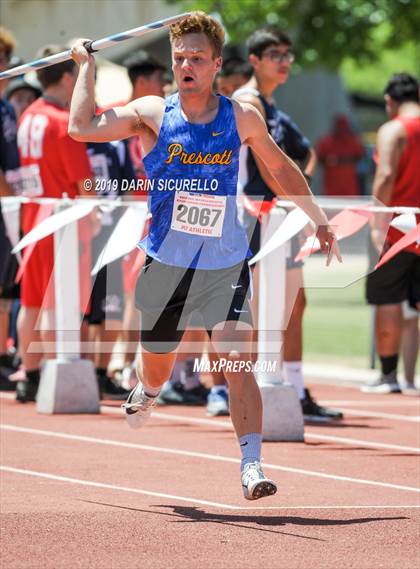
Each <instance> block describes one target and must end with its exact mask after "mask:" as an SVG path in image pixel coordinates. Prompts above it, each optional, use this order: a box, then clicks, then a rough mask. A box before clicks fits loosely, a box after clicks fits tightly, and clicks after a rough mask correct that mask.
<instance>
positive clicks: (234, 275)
mask: <svg viewBox="0 0 420 569" xmlns="http://www.w3.org/2000/svg"><path fill="white" fill-rule="evenodd" d="M170 40H171V48H172V62H173V65H172V69H173V73H174V77H175V80H176V83H177V86H178V89H179V92H178V93H176V94H175V95H173V96H172V97H171V98H169V99H168V100H166V101H165V100H163V99H161V98H159V97H143V98H141V99H137V100H135V101H132V102H130V103H128V104H127V105H126V106H125V107H118V108H114V109H111V110H108V111H106V112H105V113H103V114H102V115H100V116H95V104H94V58H93V57H92V55H89V54H88V53H87V51H86V50H85V48H84V47H83V40H79V41H78V42H77V43H76V44H75V45H74V46H73V49H72V54H73V58H74V60H75V61H76V62H77V63H78V64H79V65H80V70H79V76H78V80H77V84H76V88H75V91H74V94H73V99H72V104H71V112H70V115H71V118H70V124H69V133H70V135H71V136H72V137H73V138H75V139H76V140H83V141H103V140H113V139H116V138H126V137H128V136H131V135H133V134H135V133H137V134H139V135H140V136H141V138H142V144H143V149H144V165H145V169H146V173H147V177H148V179H149V180H150V181H152V180H154V182H155V188H154V189H152V188H151V190H150V191H149V203H150V208H151V213H152V223H151V227H150V231H149V235H148V237H147V238H146V239H145V240H144V242H142V243H141V247H142V248H144V249H145V250H146V253H147V258H146V263H145V266H144V268H143V270H142V275H141V277H140V279H139V286H138V289H137V298H136V300H137V306H138V307H139V308H141V310H142V325H141V344H142V364H143V365H142V383H139V384H138V385H137V387H136V388H135V389H134V390H133V391H132V392H131V394H130V396H129V397H128V400H127V403H126V404H125V406H124V408H125V412H126V417H127V420H128V423H129V424H130V425H131V426H133V427H139V426H140V425H142V424H143V422H144V420H145V419H146V418H147V417H148V416H149V415H150V412H151V410H152V407H153V406H154V404H155V402H156V397H157V396H158V394H159V391H160V388H161V386H162V384H163V383H164V382H165V381H166V380H167V379H168V378H169V377H170V375H171V371H172V368H173V365H174V362H175V359H176V349H177V346H178V344H179V342H180V340H181V338H182V334H183V330H184V329H185V326H186V324H187V322H188V316H189V314H190V313H191V312H192V311H193V310H194V309H197V308H198V309H199V310H200V312H201V314H202V316H203V319H204V322H205V325H206V328H207V330H208V331H209V334H210V335H211V340H212V343H213V346H214V349H215V351H216V352H217V353H218V354H219V356H220V357H223V358H226V360H227V361H228V362H230V363H231V364H232V365H231V366H230V368H229V369H230V371H228V368H227V367H226V374H225V375H226V379H227V381H228V383H229V390H230V398H231V416H232V422H233V425H234V427H235V431H236V434H237V436H238V439H239V444H240V449H241V453H242V462H241V478H242V487H243V492H244V496H245V498H247V499H249V500H255V499H258V498H261V497H263V496H268V495H271V494H274V493H275V492H276V491H277V487H276V485H275V483H274V482H273V481H272V480H269V479H268V478H266V476H265V475H264V473H263V471H262V469H261V464H260V460H261V441H262V435H261V430H262V403H261V396H260V392H259V389H258V385H257V383H256V381H255V377H254V375H253V373H252V372H250V371H247V370H245V369H241V371H238V370H237V368H238V366H236V367H235V366H234V364H238V363H241V362H243V361H251V355H250V348H251V338H252V319H251V316H250V307H249V301H248V294H247V290H248V288H249V284H250V283H249V270H248V264H247V261H246V259H247V257H248V243H247V238H246V234H245V230H244V229H243V227H242V226H241V224H240V223H239V221H238V217H237V207H236V187H237V177H238V160H239V148H240V146H241V144H242V143H244V144H248V145H249V146H250V147H251V148H252V149H253V150H254V152H255V153H256V154H258V155H259V156H260V158H261V160H263V161H264V162H265V163H266V165H267V168H268V169H269V171H270V173H271V175H272V176H273V177H274V178H275V179H276V180H277V181H278V183H279V185H280V186H281V187H282V188H285V189H287V191H288V192H289V193H290V194H291V195H292V196H295V198H294V199H295V201H296V202H297V203H299V205H301V206H302V207H303V208H304V210H305V211H306V212H307V214H308V215H309V216H310V217H311V218H312V219H313V220H314V222H315V223H316V224H317V225H318V226H319V229H318V237H319V239H320V242H321V244H322V250H323V251H324V252H328V253H329V256H330V259H331V258H332V256H333V255H334V254H336V255H337V256H339V251H338V247H337V245H336V241H335V236H334V233H333V232H332V230H331V229H330V228H329V227H328V221H327V218H326V216H325V214H324V213H323V211H322V210H321V209H320V208H319V207H318V205H317V204H316V203H315V201H314V200H313V199H311V197H312V194H311V192H310V190H309V188H308V186H307V184H306V182H305V179H304V177H303V176H302V175H301V174H300V172H299V170H298V168H297V167H296V166H295V165H294V164H293V162H291V161H290V160H289V159H288V158H287V157H286V156H285V155H284V154H283V152H282V151H281V150H280V149H279V148H278V147H277V145H276V144H275V142H274V141H273V139H272V138H271V137H270V136H269V134H268V132H267V128H266V125H265V123H264V120H263V119H262V118H261V116H260V114H259V113H258V112H257V111H256V110H255V109H254V108H253V107H252V106H250V105H247V104H241V103H237V102H232V101H231V100H229V99H227V98H225V97H223V96H216V95H215V94H214V93H213V91H212V85H213V81H214V77H215V75H216V73H218V72H219V71H220V68H221V64H222V58H221V51H222V47H223V42H224V31H223V28H222V26H221V25H220V24H219V23H218V22H217V21H216V20H214V19H213V18H211V17H210V16H207V15H206V14H204V13H203V12H195V13H193V14H191V15H189V16H187V17H186V18H185V19H183V20H181V21H180V22H178V23H176V24H174V25H173V26H171V28H170ZM296 196H297V197H296ZM232 368H233V369H232ZM234 370H235V371H234Z"/></svg>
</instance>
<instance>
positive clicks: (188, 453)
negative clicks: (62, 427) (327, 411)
mask: <svg viewBox="0 0 420 569" xmlns="http://www.w3.org/2000/svg"><path fill="white" fill-rule="evenodd" d="M0 428H1V429H3V430H5V431H14V432H18V433H27V434H31V435H40V436H46V437H54V438H60V439H67V440H73V441H80V442H87V443H95V444H102V445H111V446H118V447H123V448H131V449H137V450H143V451H148V452H156V453H164V454H174V455H177V456H188V457H191V458H202V459H205V460H214V461H218V462H230V463H235V464H239V463H240V462H241V461H240V459H239V458H231V457H228V456H222V455H218V454H208V453H204V452H196V451H188V450H180V449H173V448H166V447H158V446H153V445H143V444H138V443H129V442H125V441H115V440H112V439H100V438H97V437H87V436H83V435H72V434H70V433H61V432H57V431H45V430H41V429H30V428H28V427H19V426H17V425H0ZM264 468H266V469H270V468H271V469H273V470H281V471H283V472H292V473H293V474H303V475H305V476H314V477H318V478H327V479H330V480H342V481H343V482H352V483H353V484H366V485H369V486H380V487H382V488H392V489H394V490H404V491H407V492H420V488H417V487H415V486H402V485H399V484H391V483H389V482H379V481H376V480H365V479H363V478H351V477H349V476H340V475H337V474H326V473H325V472H318V471H315V470H304V469H303V468H293V467H289V466H280V465H278V464H269V463H267V462H264Z"/></svg>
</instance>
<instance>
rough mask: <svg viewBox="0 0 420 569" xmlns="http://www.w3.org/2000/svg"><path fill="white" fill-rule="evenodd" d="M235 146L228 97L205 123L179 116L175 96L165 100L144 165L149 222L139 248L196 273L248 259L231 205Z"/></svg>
mask: <svg viewBox="0 0 420 569" xmlns="http://www.w3.org/2000/svg"><path fill="white" fill-rule="evenodd" d="M240 146H241V141H240V138H239V135H238V132H237V128H236V122H235V116H234V112H233V106H232V102H231V101H230V100H229V99H227V98H226V97H222V96H221V97H220V99H219V109H218V112H217V116H216V117H215V119H214V120H213V121H212V122H210V123H207V124H194V123H190V122H188V121H186V120H185V119H184V117H183V116H182V114H181V107H180V102H179V96H178V94H175V95H173V96H171V97H169V98H168V99H167V101H166V107H165V113H164V118H163V122H162V126H161V129H160V132H159V137H158V140H157V142H156V146H155V147H154V148H153V150H152V151H151V152H150V153H149V154H148V155H147V156H146V157H145V158H144V160H143V162H144V167H145V170H146V174H147V177H148V180H149V208H150V211H151V213H152V223H151V227H150V231H149V235H148V236H147V237H146V238H145V239H144V240H143V241H142V242H141V243H140V246H141V247H142V248H144V249H145V251H146V253H147V254H148V255H150V256H151V257H153V258H155V259H156V260H158V261H160V262H162V263H165V264H168V265H175V266H178V267H192V268H198V269H221V268H226V267H231V266H233V265H235V264H237V263H240V262H241V261H244V260H245V259H246V258H247V257H248V256H249V252H248V240H247V237H246V233H245V231H244V229H243V227H242V225H241V224H240V222H239V220H238V213H237V205H236V188H237V180H238V167H239V148H240Z"/></svg>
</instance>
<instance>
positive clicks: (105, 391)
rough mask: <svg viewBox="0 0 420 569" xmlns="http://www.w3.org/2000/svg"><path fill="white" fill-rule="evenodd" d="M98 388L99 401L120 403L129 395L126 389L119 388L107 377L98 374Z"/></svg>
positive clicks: (119, 386)
mask: <svg viewBox="0 0 420 569" xmlns="http://www.w3.org/2000/svg"><path fill="white" fill-rule="evenodd" d="M96 377H97V380H98V387H99V393H100V396H101V399H111V400H112V401H122V400H124V399H126V398H127V395H128V394H129V393H130V391H129V390H128V389H125V388H124V387H121V385H118V383H117V382H116V381H115V380H114V379H111V378H110V377H108V376H107V375H102V374H98V375H97V376H96Z"/></svg>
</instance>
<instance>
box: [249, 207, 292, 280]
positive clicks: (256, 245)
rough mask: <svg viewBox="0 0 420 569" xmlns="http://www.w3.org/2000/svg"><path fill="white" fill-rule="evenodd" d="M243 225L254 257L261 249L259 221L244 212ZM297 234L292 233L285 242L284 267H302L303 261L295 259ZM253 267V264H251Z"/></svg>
mask: <svg viewBox="0 0 420 569" xmlns="http://www.w3.org/2000/svg"><path fill="white" fill-rule="evenodd" d="M244 226H245V229H246V232H247V235H248V241H249V248H250V249H251V252H252V256H253V257H254V256H255V255H256V254H257V253H258V252H259V250H260V249H261V223H260V222H259V221H258V220H255V217H254V216H252V215H251V214H249V213H248V212H247V211H245V212H244ZM301 245H302V244H301V242H300V238H299V234H297V235H294V236H293V237H292V239H290V241H288V242H287V243H286V269H296V268H300V267H303V261H295V257H296V255H297V254H298V253H299V251H300V248H301ZM253 266H254V267H255V265H253Z"/></svg>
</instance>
